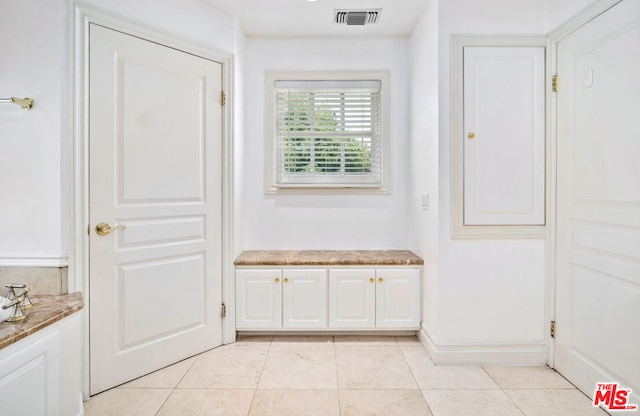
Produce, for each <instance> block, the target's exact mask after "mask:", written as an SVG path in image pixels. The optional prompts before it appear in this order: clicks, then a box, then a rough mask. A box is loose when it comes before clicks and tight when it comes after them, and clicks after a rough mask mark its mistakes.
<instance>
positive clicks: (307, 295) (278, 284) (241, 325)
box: [236, 269, 327, 329]
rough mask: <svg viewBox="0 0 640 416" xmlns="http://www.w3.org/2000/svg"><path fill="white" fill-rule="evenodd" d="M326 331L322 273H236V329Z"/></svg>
mask: <svg viewBox="0 0 640 416" xmlns="http://www.w3.org/2000/svg"><path fill="white" fill-rule="evenodd" d="M326 327H327V271H326V270H325V269H284V270H282V269H251V270H237V271H236V328H237V329H265V328H268V329H279V328H288V329H304V328H326Z"/></svg>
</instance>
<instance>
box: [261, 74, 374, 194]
mask: <svg viewBox="0 0 640 416" xmlns="http://www.w3.org/2000/svg"><path fill="white" fill-rule="evenodd" d="M273 85H274V105H275V111H273V117H274V118H275V119H274V120H273V123H274V126H273V132H274V135H275V137H274V147H275V148H274V153H275V154H274V155H273V156H274V162H275V163H276V166H275V169H274V174H275V176H276V177H277V186H278V187H296V186H297V187H300V186H309V187H380V186H382V182H383V172H382V169H383V142H382V131H381V81H380V80H312V81H309V80H276V81H275V83H274V84H273Z"/></svg>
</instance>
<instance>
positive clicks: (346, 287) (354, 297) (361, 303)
mask: <svg viewBox="0 0 640 416" xmlns="http://www.w3.org/2000/svg"><path fill="white" fill-rule="evenodd" d="M375 275H376V272H375V269H353V270H351V269H336V270H330V271H329V326H330V327H331V328H373V327H375V324H376V309H375V297H376V284H375Z"/></svg>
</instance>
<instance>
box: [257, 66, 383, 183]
mask: <svg viewBox="0 0 640 416" xmlns="http://www.w3.org/2000/svg"><path fill="white" fill-rule="evenodd" d="M352 80H354V81H356V80H357V81H360V80H364V81H378V82H380V120H379V122H380V151H381V160H380V175H381V183H380V184H371V183H365V182H362V183H357V182H350V183H338V182H336V183H289V182H287V183H279V182H278V171H279V165H278V163H279V160H278V124H277V121H276V120H277V117H278V104H277V100H278V95H277V92H276V82H277V81H280V82H282V81H352ZM265 98H266V99H265V110H266V111H265V122H266V123H265V124H266V127H265V136H266V137H265V156H266V157H265V193H266V194H286V193H298V194H299V193H324V194H327V193H330V194H344V193H347V194H389V193H390V192H389V162H388V161H389V105H388V103H389V71H266V72H265ZM354 178H355V177H354Z"/></svg>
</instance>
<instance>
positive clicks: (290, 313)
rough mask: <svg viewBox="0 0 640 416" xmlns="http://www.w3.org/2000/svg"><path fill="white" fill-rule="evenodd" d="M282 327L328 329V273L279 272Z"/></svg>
mask: <svg viewBox="0 0 640 416" xmlns="http://www.w3.org/2000/svg"><path fill="white" fill-rule="evenodd" d="M282 277H283V280H282V282H283V283H282V327H283V328H326V327H327V286H328V285H327V270H326V269H312V270H308V269H307V270H305V269H299V270H294V269H285V270H283V272H282Z"/></svg>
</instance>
